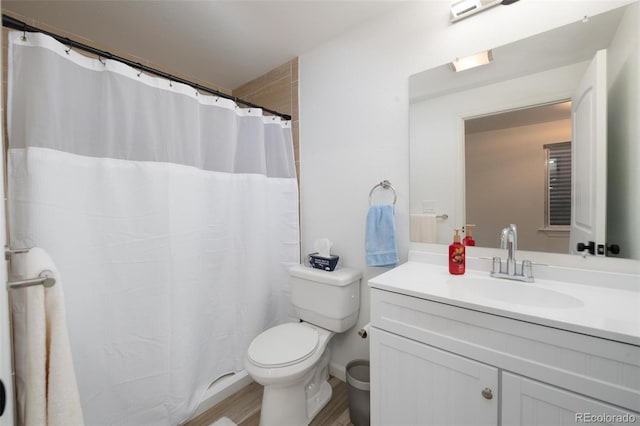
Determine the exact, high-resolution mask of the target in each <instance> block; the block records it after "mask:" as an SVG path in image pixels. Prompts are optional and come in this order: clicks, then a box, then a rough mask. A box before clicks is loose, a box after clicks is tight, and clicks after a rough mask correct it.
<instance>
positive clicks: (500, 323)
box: [369, 254, 640, 426]
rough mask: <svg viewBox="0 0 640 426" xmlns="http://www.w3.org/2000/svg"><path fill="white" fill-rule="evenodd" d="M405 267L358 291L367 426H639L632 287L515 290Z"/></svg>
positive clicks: (638, 350) (589, 278) (517, 285)
mask: <svg viewBox="0 0 640 426" xmlns="http://www.w3.org/2000/svg"><path fill="white" fill-rule="evenodd" d="M413 258H415V256H413ZM409 259H410V260H409V262H407V263H405V264H403V265H400V266H399V267H397V268H395V269H393V270H391V271H388V272H386V273H384V274H382V275H379V276H377V277H375V278H373V279H371V280H370V281H369V286H370V287H371V326H372V327H371V334H370V337H371V420H372V424H374V425H414V426H415V425H525V424H526V425H561V424H579V423H598V424H621V423H631V424H633V423H634V421H635V423H636V424H640V292H639V290H638V287H639V284H638V276H637V275H634V274H619V276H614V275H616V274H613V275H608V276H606V277H598V276H594V274H593V273H589V272H586V273H584V274H582V275H581V273H579V272H578V273H577V275H576V274H574V271H569V272H567V271H562V270H561V269H562V268H558V270H557V271H554V272H555V273H556V274H555V275H557V276H562V277H563V278H564V277H567V276H573V277H577V278H578V279H579V280H582V279H583V278H584V280H583V281H586V282H587V284H584V283H583V282H579V283H578V282H571V280H567V281H565V280H564V279H563V281H553V280H550V279H545V278H542V279H540V278H538V277H536V281H535V282H534V283H523V282H517V281H509V280H502V279H497V278H491V277H489V274H488V269H486V270H474V269H469V265H468V266H467V272H466V274H465V275H462V276H452V275H449V274H448V272H447V269H446V257H444V256H443V257H442V261H438V257H437V256H434V257H432V259H431V260H434V262H432V263H429V262H424V261H416V260H412V255H411V254H410V256H409ZM595 275H598V274H595ZM599 278H603V279H605V280H606V284H605V285H594V281H597V279H599Z"/></svg>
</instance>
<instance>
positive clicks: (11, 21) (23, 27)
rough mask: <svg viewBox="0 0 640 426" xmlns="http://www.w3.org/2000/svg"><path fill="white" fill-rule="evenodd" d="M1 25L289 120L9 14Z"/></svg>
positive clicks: (278, 113)
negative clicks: (52, 40)
mask: <svg viewBox="0 0 640 426" xmlns="http://www.w3.org/2000/svg"><path fill="white" fill-rule="evenodd" d="M2 26H4V27H7V28H11V29H14V30H20V31H24V32H30V33H43V34H46V35H48V36H49V37H53V38H54V39H56V40H58V41H59V42H60V43H63V44H66V45H67V46H71V47H75V48H78V49H81V50H84V51H86V52H89V53H93V54H94V55H97V56H100V57H102V58H106V59H113V60H115V61H118V62H122V63H124V64H127V65H129V66H131V67H133V68H137V69H139V70H140V71H144V72H147V73H149V74H154V75H157V76H159V77H162V78H166V79H167V80H170V81H175V82H177V83H182V84H186V85H188V86H191V87H193V88H195V89H198V90H200V91H202V92H206V93H210V94H213V95H216V96H219V97H221V98H225V99H231V100H232V101H234V102H235V103H237V104H242V105H245V106H248V107H250V108H260V109H262V110H263V111H265V112H268V113H269V114H273V115H277V116H279V117H282V118H283V119H284V120H286V121H289V120H291V116H290V115H288V114H283V113H281V112H278V111H274V110H271V109H268V108H265V107H262V106H260V105H256V104H254V103H252V102H248V101H244V100H242V99H239V98H237V97H235V96H231V95H227V94H226V93H223V92H220V91H218V90H215V89H211V88H209V87H206V86H202V85H200V84H198V83H194V82H192V81H189V80H185V79H183V78H180V77H176V76H175V75H171V74H168V73H166V72H163V71H160V70H157V69H155V68H151V67H148V66H146V65H143V64H141V63H139V62H134V61H131V60H129V59H127V58H123V57H121V56H117V55H114V54H112V53H109V52H106V51H104V50H100V49H96V48H95V47H91V46H89V45H86V44H84V43H80V42H78V41H75V40H71V39H69V38H67V37H63V36H61V35H58V34H55V33H52V32H49V31H45V30H42V29H40V28H36V27H34V26H31V25H29V24H26V23H24V22H22V21H20V20H18V19H15V18H13V17H11V16H8V15H5V14H3V15H2Z"/></svg>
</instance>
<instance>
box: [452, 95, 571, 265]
mask: <svg viewBox="0 0 640 426" xmlns="http://www.w3.org/2000/svg"><path fill="white" fill-rule="evenodd" d="M464 139H465V143H464V158H465V161H464V163H465V188H466V191H465V218H466V222H467V223H469V224H474V225H475V227H474V232H473V237H474V239H475V241H476V245H478V246H482V247H495V246H496V245H497V244H498V243H499V241H498V236H499V235H500V231H501V229H502V228H504V227H505V223H506V224H508V223H516V224H518V235H519V237H520V241H522V242H526V247H527V249H528V250H535V251H545V252H551V253H568V251H569V229H570V219H571V102H561V103H557V104H552V105H543V106H538V107H532V108H525V109H522V110H517V111H512V112H506V113H501V114H494V115H489V116H486V117H479V118H474V119H468V120H465V134H464ZM505 177H508V179H505ZM487 188H499V190H496V191H489V190H487Z"/></svg>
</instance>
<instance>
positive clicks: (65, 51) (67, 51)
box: [64, 46, 71, 55]
mask: <svg viewBox="0 0 640 426" xmlns="http://www.w3.org/2000/svg"><path fill="white" fill-rule="evenodd" d="M69 52H71V46H69V47H67V48H66V49H64V53H66V54H67V55H68V54H69Z"/></svg>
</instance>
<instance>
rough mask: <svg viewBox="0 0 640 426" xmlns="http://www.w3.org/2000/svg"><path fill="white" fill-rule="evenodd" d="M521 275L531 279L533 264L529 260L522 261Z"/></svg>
mask: <svg viewBox="0 0 640 426" xmlns="http://www.w3.org/2000/svg"><path fill="white" fill-rule="evenodd" d="M522 275H524V276H525V277H527V278H533V263H532V262H531V261H530V260H523V261H522Z"/></svg>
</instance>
